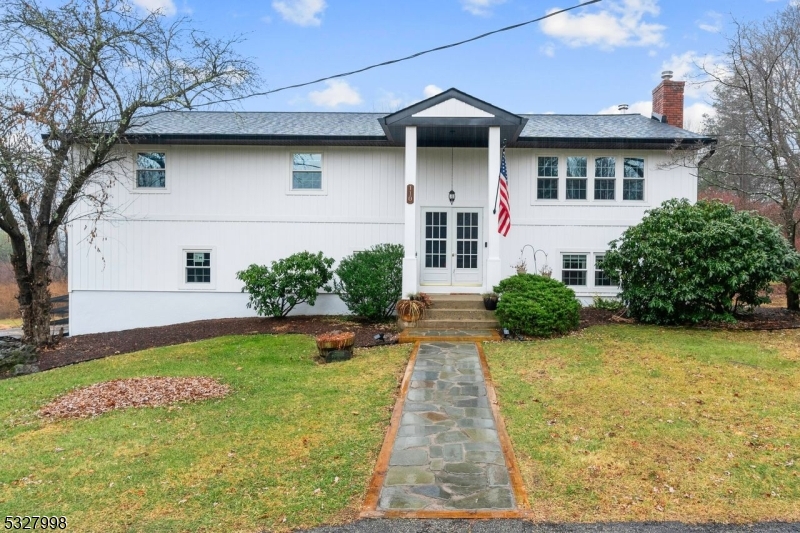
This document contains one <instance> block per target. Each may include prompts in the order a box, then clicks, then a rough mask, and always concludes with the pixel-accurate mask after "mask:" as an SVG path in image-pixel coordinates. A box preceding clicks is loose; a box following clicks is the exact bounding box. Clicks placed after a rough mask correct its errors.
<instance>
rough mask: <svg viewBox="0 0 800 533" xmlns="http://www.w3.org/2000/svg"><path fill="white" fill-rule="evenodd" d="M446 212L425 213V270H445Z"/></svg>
mask: <svg viewBox="0 0 800 533" xmlns="http://www.w3.org/2000/svg"><path fill="white" fill-rule="evenodd" d="M447 263H448V261H447V211H428V212H427V213H425V268H447Z"/></svg>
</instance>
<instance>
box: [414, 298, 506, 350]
mask: <svg viewBox="0 0 800 533" xmlns="http://www.w3.org/2000/svg"><path fill="white" fill-rule="evenodd" d="M430 297H431V301H432V305H431V307H430V308H429V309H426V310H425V313H424V315H423V318H422V319H421V320H419V321H417V323H416V324H415V325H414V326H413V327H407V328H405V329H404V330H403V331H402V333H400V339H399V340H400V342H416V341H418V340H427V341H432V340H436V339H439V340H465V341H473V342H476V341H481V340H499V339H500V338H501V337H500V333H499V331H498V328H499V327H500V326H499V324H498V322H497V319H496V318H495V316H494V311H487V310H486V309H484V307H483V298H481V297H480V295H477V294H431V295H430Z"/></svg>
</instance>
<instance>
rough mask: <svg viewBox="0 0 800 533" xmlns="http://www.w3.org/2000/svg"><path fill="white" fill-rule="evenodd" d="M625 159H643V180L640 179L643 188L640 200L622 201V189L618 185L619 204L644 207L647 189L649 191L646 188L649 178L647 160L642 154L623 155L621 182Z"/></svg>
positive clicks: (623, 176)
mask: <svg viewBox="0 0 800 533" xmlns="http://www.w3.org/2000/svg"><path fill="white" fill-rule="evenodd" d="M626 158H627V159H644V178H642V183H643V186H642V199H641V200H623V199H622V193H623V190H624V189H622V185H620V202H623V203H625V204H629V205H644V204H646V203H647V189H649V187H648V186H647V185H648V183H647V182H648V179H649V177H650V169H649V168H648V164H649V162H648V160H647V159H648V158H647V156H645V155H644V154H624V155H623V156H622V179H623V180H625V159H626ZM628 179H638V178H628ZM623 183H624V181H623Z"/></svg>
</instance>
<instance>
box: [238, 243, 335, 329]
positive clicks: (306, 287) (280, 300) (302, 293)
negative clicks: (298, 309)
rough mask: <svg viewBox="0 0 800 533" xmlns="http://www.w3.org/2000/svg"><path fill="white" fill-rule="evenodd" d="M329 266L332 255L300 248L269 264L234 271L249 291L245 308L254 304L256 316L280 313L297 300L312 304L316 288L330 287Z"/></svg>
mask: <svg viewBox="0 0 800 533" xmlns="http://www.w3.org/2000/svg"><path fill="white" fill-rule="evenodd" d="M331 266H333V259H331V258H330V257H323V255H322V252H319V253H317V254H312V253H310V252H300V253H296V254H293V255H290V256H289V257H287V258H285V259H281V260H280V261H273V262H272V267H268V266H266V265H255V264H253V265H250V266H249V267H247V269H246V270H242V271H240V272H237V273H236V279H238V280H241V281H243V282H244V287H242V292H248V293H250V301H248V302H247V307H248V308H251V307H252V308H255V310H256V313H258V315H259V316H272V317H284V316H286V315H288V314H289V312H290V311H291V310H292V309H294V308H295V306H296V305H297V304H300V303H307V304H308V305H314V304H315V303H316V301H317V293H318V292H319V290H320V289H323V290H324V291H325V292H330V291H331V288H330V287H329V286H328V283H329V282H330V281H331V279H332V278H333V272H332V271H331Z"/></svg>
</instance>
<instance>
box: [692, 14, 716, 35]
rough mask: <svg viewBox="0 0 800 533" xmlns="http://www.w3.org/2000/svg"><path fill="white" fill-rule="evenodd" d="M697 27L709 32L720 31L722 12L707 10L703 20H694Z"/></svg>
mask: <svg viewBox="0 0 800 533" xmlns="http://www.w3.org/2000/svg"><path fill="white" fill-rule="evenodd" d="M695 24H697V27H698V28H700V29H701V30H703V31H707V32H709V33H719V32H720V31H722V14H721V13H717V12H716V11H709V12H708V13H706V19H705V20H698V21H696V22H695Z"/></svg>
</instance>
